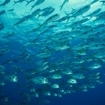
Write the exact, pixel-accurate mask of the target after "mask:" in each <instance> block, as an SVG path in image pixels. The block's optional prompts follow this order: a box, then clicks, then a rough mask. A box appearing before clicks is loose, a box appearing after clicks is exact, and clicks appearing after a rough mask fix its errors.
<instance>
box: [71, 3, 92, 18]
mask: <svg viewBox="0 0 105 105" xmlns="http://www.w3.org/2000/svg"><path fill="white" fill-rule="evenodd" d="M89 9H90V5H86V6H84V7H82V8H80V9H79V10H77V11H75V12H74V13H73V17H77V16H81V15H83V14H84V13H85V12H87V11H88V10H89Z"/></svg>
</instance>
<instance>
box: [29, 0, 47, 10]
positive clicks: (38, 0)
mask: <svg viewBox="0 0 105 105" xmlns="http://www.w3.org/2000/svg"><path fill="white" fill-rule="evenodd" d="M44 1H45V0H37V1H36V2H35V3H34V4H33V5H32V7H31V9H30V10H32V9H33V8H34V7H36V6H38V5H40V4H42V3H43V2H44Z"/></svg>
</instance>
